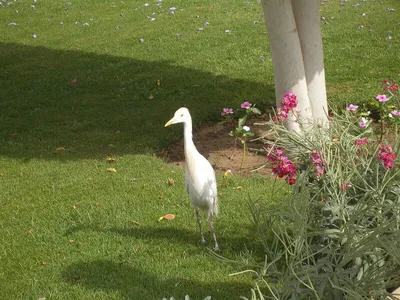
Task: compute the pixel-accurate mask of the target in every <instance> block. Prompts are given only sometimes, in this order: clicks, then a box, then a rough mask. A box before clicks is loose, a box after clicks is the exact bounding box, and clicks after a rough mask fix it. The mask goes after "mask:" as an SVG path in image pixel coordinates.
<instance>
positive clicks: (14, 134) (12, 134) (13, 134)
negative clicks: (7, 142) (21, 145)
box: [10, 132, 18, 136]
mask: <svg viewBox="0 0 400 300" xmlns="http://www.w3.org/2000/svg"><path fill="white" fill-rule="evenodd" d="M10 135H11V136H16V135H18V133H16V132H14V133H11V134H10Z"/></svg>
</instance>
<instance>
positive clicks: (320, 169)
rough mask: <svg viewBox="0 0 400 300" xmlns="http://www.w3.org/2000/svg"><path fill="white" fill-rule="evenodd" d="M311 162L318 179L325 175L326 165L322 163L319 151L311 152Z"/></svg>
mask: <svg viewBox="0 0 400 300" xmlns="http://www.w3.org/2000/svg"><path fill="white" fill-rule="evenodd" d="M311 160H312V162H313V165H314V167H315V175H316V176H317V177H319V176H321V175H323V174H324V172H325V170H324V166H325V163H324V162H323V161H322V158H321V155H320V154H319V152H318V151H317V150H314V151H313V152H311Z"/></svg>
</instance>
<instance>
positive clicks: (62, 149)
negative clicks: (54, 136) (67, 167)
mask: <svg viewBox="0 0 400 300" xmlns="http://www.w3.org/2000/svg"><path fill="white" fill-rule="evenodd" d="M64 150H65V148H64V147H58V148H56V151H64Z"/></svg>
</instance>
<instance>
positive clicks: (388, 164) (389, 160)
mask: <svg viewBox="0 0 400 300" xmlns="http://www.w3.org/2000/svg"><path fill="white" fill-rule="evenodd" d="M392 151H393V150H392V147H390V146H389V145H385V144H382V145H381V146H380V149H379V151H378V154H377V155H376V156H377V157H378V159H379V160H380V161H381V162H382V163H383V167H384V168H385V169H392V168H393V166H394V162H395V161H396V156H397V155H396V153H393V152H392Z"/></svg>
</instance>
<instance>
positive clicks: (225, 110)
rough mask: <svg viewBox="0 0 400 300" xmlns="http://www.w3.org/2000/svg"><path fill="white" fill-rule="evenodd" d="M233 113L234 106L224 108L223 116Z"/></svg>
mask: <svg viewBox="0 0 400 300" xmlns="http://www.w3.org/2000/svg"><path fill="white" fill-rule="evenodd" d="M230 114H233V109H232V108H223V109H222V111H221V116H225V115H230Z"/></svg>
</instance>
